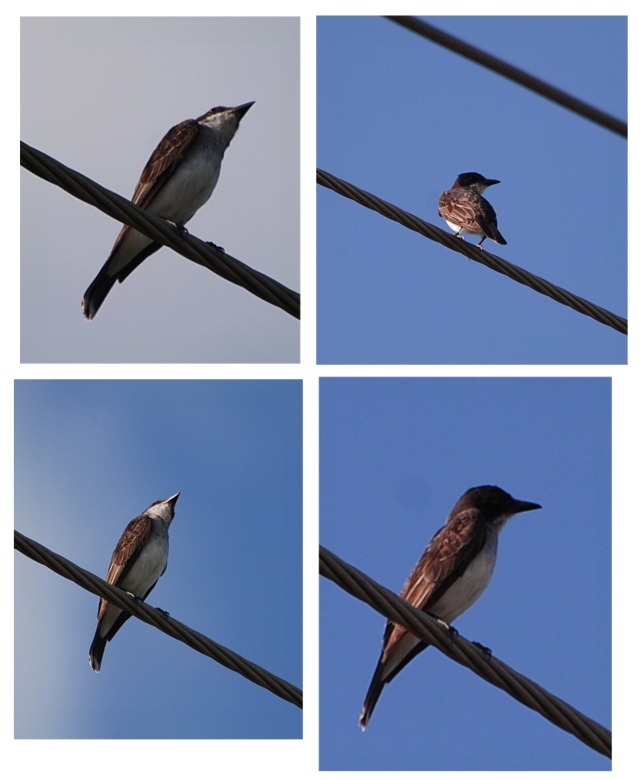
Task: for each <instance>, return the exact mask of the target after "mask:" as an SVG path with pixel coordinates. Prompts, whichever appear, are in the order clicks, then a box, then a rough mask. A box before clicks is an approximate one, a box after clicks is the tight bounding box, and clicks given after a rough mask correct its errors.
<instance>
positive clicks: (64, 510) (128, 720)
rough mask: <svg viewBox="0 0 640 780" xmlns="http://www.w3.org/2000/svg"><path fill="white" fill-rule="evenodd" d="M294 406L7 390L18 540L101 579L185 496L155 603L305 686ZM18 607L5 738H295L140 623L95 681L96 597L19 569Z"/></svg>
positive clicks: (133, 386) (258, 397)
mask: <svg viewBox="0 0 640 780" xmlns="http://www.w3.org/2000/svg"><path fill="white" fill-rule="evenodd" d="M301 401H302V399H301V384H300V383H299V382H294V381H291V382H286V381H244V382H238V381H190V382H189V381H183V382H173V381H121V382H110V381H84V382H66V381H28V382H24V381H22V382H18V383H17V384H16V392H15V413H16V423H15V527H16V528H17V529H18V530H19V531H21V532H22V533H24V534H26V535H27V536H29V537H31V538H34V539H36V540H37V541H39V542H40V543H42V544H44V545H45V546H47V547H50V548H51V549H53V550H55V551H57V552H59V553H60V554H61V555H63V556H65V557H66V558H69V559H70V560H72V561H74V562H76V563H77V564H79V565H80V566H82V567H84V568H87V569H89V570H90V571H93V572H95V573H96V574H99V575H101V576H104V575H105V574H106V571H107V566H108V564H109V560H110V557H111V553H112V551H113V549H114V547H115V545H116V542H117V541H118V538H119V537H120V534H121V533H122V531H123V530H124V528H125V526H126V524H127V523H128V522H129V520H131V519H132V518H133V517H134V516H136V515H137V514H139V513H140V512H142V511H143V510H144V509H145V508H146V507H147V506H148V505H149V504H151V503H152V502H153V501H155V500H157V499H159V498H167V497H168V496H170V495H172V494H173V493H175V492H177V491H181V495H180V498H179V500H178V503H177V505H176V516H175V519H174V521H173V523H172V525H171V532H170V535H171V552H170V557H169V565H168V567H167V571H166V572H165V574H164V576H163V577H162V578H161V579H160V581H159V583H158V585H157V586H156V588H155V589H154V591H153V593H152V594H151V595H150V597H149V603H150V604H152V605H153V606H158V607H161V608H162V609H165V610H167V611H168V612H169V613H170V614H171V615H172V616H173V617H175V618H176V619H178V620H180V621H182V622H183V623H186V624H187V625H189V626H191V627H192V628H194V629H196V630H198V631H200V632H202V633H204V634H206V635H208V636H210V637H211V638H212V639H214V640H215V641H217V642H219V643H220V644H222V645H225V646H227V647H229V648H230V649H231V650H234V651H235V652H237V653H239V654H240V655H243V656H245V657H246V658H248V659H249V660H251V661H254V662H255V663H257V664H260V665H261V666H263V667H265V668H266V669H268V670H269V671H271V672H273V673H274V674H277V675H278V676H280V677H283V678H285V679H287V680H289V681H290V682H292V683H293V684H294V685H297V686H298V687H302V579H301V578H302V572H301V567H302V547H301V544H302V541H301V536H302V521H301V493H302V485H301V479H302V477H301V446H302V443H301V435H302V430H301ZM15 593H16V597H15V610H16V612H15V615H16V618H15V735H16V737H39V738H99V737H116V738H129V739H131V738H147V737H148V738H167V739H170V738H230V739H234V738H247V739H248V738H299V737H300V736H301V733H302V724H301V722H302V715H301V711H300V710H299V709H298V708H297V707H295V706H294V705H292V704H289V703H288V702H285V701H283V700H281V699H279V698H278V697H276V696H274V695H273V694H271V693H269V692H268V691H266V690H264V689H262V688H259V687H257V686H256V685H254V684H253V683H251V682H250V681H248V680H246V679H245V678H243V677H240V676H239V675H237V674H235V673H234V672H232V671H229V670H228V669H225V668H224V667H221V666H220V665H218V664H216V663H215V662H213V661H211V660H210V659H207V658H206V657H205V656H202V655H200V654H199V653H196V652H194V651H192V650H190V649H189V648H187V647H186V646H185V645H183V644H181V643H179V642H176V641H173V640H171V639H170V638H169V637H167V636H166V635H163V634H161V633H159V632H158V631H156V630H154V629H153V628H151V627H149V626H147V625H145V624H143V623H141V622H140V621H138V620H136V619H134V618H132V619H130V620H129V621H128V622H127V623H126V624H125V626H124V627H123V628H122V629H121V630H120V632H119V633H118V635H117V636H116V637H115V638H114V640H113V641H112V642H110V643H109V644H108V645H107V649H106V652H105V657H104V662H103V666H102V671H101V672H100V674H94V673H93V672H91V670H90V668H89V664H88V661H87V654H88V649H89V645H90V643H91V640H92V638H93V633H94V631H95V620H96V612H97V604H98V600H97V598H96V597H95V596H93V595H92V594H90V593H88V592H87V591H84V590H82V589H80V588H78V587H77V586H74V585H73V584H72V583H70V582H68V581H67V580H64V579H62V578H61V577H59V576H57V575H56V574H54V573H53V572H51V571H50V570H48V569H46V568H45V567H43V566H40V565H38V564H36V563H34V562H33V561H31V560H30V559H27V558H25V557H24V556H23V555H21V554H16V556H15ZM159 681H161V684H159ZM125 691H126V696H125Z"/></svg>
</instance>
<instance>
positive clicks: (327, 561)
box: [320, 546, 611, 758]
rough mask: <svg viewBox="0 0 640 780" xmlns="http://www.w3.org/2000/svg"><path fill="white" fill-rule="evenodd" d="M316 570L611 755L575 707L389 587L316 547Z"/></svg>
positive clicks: (607, 739)
mask: <svg viewBox="0 0 640 780" xmlns="http://www.w3.org/2000/svg"><path fill="white" fill-rule="evenodd" d="M320 574H321V575H322V576H323V577H326V578H327V579H330V580H332V581H333V582H334V583H336V585H338V586H339V587H340V588H342V589H343V590H345V591H346V592H347V593H349V594H351V595H352V596H355V598H357V599H360V601H364V602H365V604H368V605H369V606H370V607H373V609H375V610H376V611H377V612H379V613H380V614H381V615H384V616H385V617H386V618H388V619H390V620H393V621H395V622H397V623H400V624H401V625H403V626H404V627H405V628H407V629H408V630H409V631H411V633H412V634H413V635H414V636H417V637H418V638H419V639H421V640H422V641H424V642H426V643H427V644H430V645H433V646H434V647H436V648H437V649H438V650H440V651H441V652H442V653H444V654H445V655H447V656H448V657H449V658H451V659H452V660H453V661H456V662H457V663H459V664H461V665H463V666H466V667H467V668H468V669H471V671H473V672H475V673H476V674H477V675H479V676H480V677H482V678H483V679H484V680H486V681H487V682H489V683H491V684H492V685H495V686H496V687H497V688H501V689H502V690H503V691H506V693H508V694H509V695H510V696H512V697H513V698H514V699H516V700H517V701H519V702H521V703H522V704H524V705H525V706H527V707H529V708H530V709H532V710H535V711H536V712H538V713H539V714H540V715H542V716H543V717H544V718H546V719H547V720H549V721H551V723H553V724H554V725H556V726H558V727H559V728H561V729H564V730H565V731H567V732H569V733H570V734H573V736H575V737H577V738H578V739H579V740H580V741H582V742H584V743H585V744H586V745H588V746H589V747H590V748H592V749H593V750H596V751H597V752H598V753H602V754H603V755H604V756H607V757H608V758H611V732H610V731H609V730H608V729H606V728H605V727H604V726H601V725H600V724H599V723H597V722H596V721H594V720H592V719H591V718H588V717H587V716H586V715H583V714H582V713H581V712H580V711H579V710H577V709H576V708H575V707H572V706H571V705H570V704H567V703H566V702H564V701H562V699H559V698H558V697H557V696H554V695H553V694H551V693H549V692H548V691H546V690H544V688H541V687H540V686H539V685H538V684H537V683H535V682H533V681H532V680H529V679H528V678H527V677H524V676H523V675H521V674H520V673H519V672H516V671H515V670H514V669H511V668H510V667H509V666H507V665H506V664H504V663H503V662H502V661H500V660H499V659H498V658H496V657H495V656H494V655H492V654H489V653H488V652H487V651H486V650H484V649H480V648H479V647H478V646H477V645H475V644H474V643H473V642H469V641H468V640H467V639H465V638H464V637H462V636H460V635H459V634H458V633H457V632H455V631H451V629H447V628H445V627H444V626H442V625H441V624H440V623H439V622H438V621H437V620H436V619H435V618H434V617H432V616H431V615H429V614H427V613H425V612H422V611H421V610H419V609H416V608H415V607H413V606H411V605H410V604H409V603H408V602H407V601H405V600H404V599H402V598H400V596H397V595H396V594H395V593H393V592H392V591H390V590H388V589H387V588H384V587H383V586H382V585H380V584H378V583H377V582H375V580H372V579H371V578H370V577H368V576H367V575H366V574H364V573H363V572H361V571H360V570H359V569H356V568H355V567H354V566H351V565H350V564H348V563H346V561H343V560H342V559H341V558H339V557H338V556H337V555H335V554H334V553H332V552H331V551H329V550H327V549H326V547H322V546H321V547H320Z"/></svg>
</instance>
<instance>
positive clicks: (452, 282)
mask: <svg viewBox="0 0 640 780" xmlns="http://www.w3.org/2000/svg"><path fill="white" fill-rule="evenodd" d="M483 10H486V9H483ZM487 12H488V11H487ZM424 19H425V21H428V22H430V23H431V24H433V25H435V26H437V27H440V28H441V29H443V30H444V31H446V32H448V33H450V34H452V35H454V36H457V37H459V38H461V39H462V40H464V41H467V42H469V43H471V44H473V45H475V46H478V47H480V48H481V49H483V50H485V51H488V52H489V53H490V54H493V55H495V56H497V57H501V58H503V59H505V60H506V61H507V62H509V63H511V64H513V65H516V66H518V67H520V68H522V69H524V70H525V71H528V72H529V73H531V74H533V75H535V76H537V77H539V78H541V79H543V80H546V81H548V82H550V83H551V84H552V85H554V86H556V87H558V88H560V89H563V90H565V91H567V92H569V93H571V94H573V95H575V96H577V97H579V98H581V99H582V100H584V101H586V102H587V103H591V104H593V105H594V106H596V107H598V108H600V109H602V110H604V111H607V112H609V113H611V114H613V115H614V116H616V117H619V118H621V119H623V120H626V116H627V104H626V99H627V45H626V40H627V26H626V19H625V18H624V17H622V16H620V17H580V18H577V17H530V16H527V17H509V16H506V17H500V16H485V17H475V16H474V17H424ZM317 29H318V56H317V61H318V75H317V84H318V96H317V97H318V117H317V119H318V137H317V144H318V152H317V162H318V167H319V168H322V169H324V170H326V171H328V172H329V173H332V174H334V175H335V176H338V177H339V178H342V179H346V180H347V181H348V182H351V183H353V184H355V185H357V186H358V187H361V188H362V189H364V190H366V191H368V192H371V193H373V194H374V195H377V196H378V197H380V198H382V199H383V200H386V201H389V202H391V203H393V204H394V205H397V206H399V207H401V208H403V209H405V210H407V211H409V212H411V213H413V214H416V215H417V216H419V217H421V218H422V219H425V220H426V221H428V222H431V223H432V224H436V225H439V226H440V227H442V228H444V229H447V227H446V224H445V222H444V221H443V220H441V219H440V218H439V217H438V213H437V209H438V197H439V195H440V193H441V192H442V191H443V190H445V189H448V188H449V187H450V186H451V185H452V184H453V181H454V180H455V178H456V177H457V176H458V174H460V173H464V172H466V171H478V172H480V173H481V174H483V175H484V176H486V177H488V178H494V179H499V180H500V181H501V184H498V185H496V186H494V187H491V189H490V190H488V191H487V193H486V195H487V197H488V199H489V201H490V202H491V203H492V204H493V206H494V207H495V209H496V212H497V214H498V222H499V227H500V230H501V231H502V233H503V235H504V236H505V238H506V240H507V241H508V245H507V246H504V247H502V246H498V245H497V244H495V243H494V242H492V241H486V242H485V246H486V248H487V249H488V250H489V251H490V252H492V253H495V254H498V255H500V256H501V257H504V258H505V259H507V260H509V261H510V262H512V263H515V264H516V265H519V266H521V267H523V268H526V269H528V270H529V271H531V272H532V273H534V274H536V275H538V276H541V277H543V278H545V279H547V280H549V281H550V282H553V283H554V284H556V285H558V286H560V287H563V288H565V289H567V290H569V291H571V292H573V293H574V294H576V295H579V296H581V297H583V298H586V299H587V300H589V301H592V302H593V303H596V304H598V305H600V306H602V307H604V308H606V309H609V310H610V311H612V312H614V313H616V314H619V315H622V316H626V312H627V299H626V294H627V242H626V236H627V175H626V171H627V143H626V140H625V139H623V138H622V137H620V136H618V135H615V134H614V133H612V132H611V131H609V130H606V129H603V128H601V127H599V126H597V125H595V124H593V123H592V122H590V121H587V120H585V119H582V118H580V117H579V116H577V115H575V114H573V113H571V112H569V111H568V110H566V109H563V108H561V107H560V106H558V105H556V104H554V103H551V102H549V101H548V100H546V99H543V98H541V97H539V96H537V95H535V94H534V93H532V92H530V91H528V90H526V89H524V88H522V87H520V86H518V85H517V84H515V83H513V82H511V81H508V80H507V79H504V78H502V77H500V76H498V75H496V74H495V73H493V72H490V71H488V70H487V69H486V68H482V67H480V66H479V65H476V64H474V63H472V62H471V61H469V60H467V59H465V58H463V57H460V56H459V55H457V54H455V53H453V52H451V51H449V50H447V49H444V48H443V47H441V46H438V45H437V44H435V43H432V42H431V41H429V40H427V39H425V38H422V37H420V36H418V35H416V34H415V33H413V32H410V31H408V30H406V29H404V28H403V27H400V26H399V25H398V24H396V23H394V22H391V21H388V20H386V19H384V18H382V17H375V16H371V17H328V18H319V19H318V28H317ZM336 112H338V116H339V121H337V117H336ZM317 198H318V224H317V231H318V258H317V269H318V271H317V274H318V314H319V316H318V359H319V361H320V362H322V363H438V364H439V363H574V364H575V363H620V362H625V360H626V337H625V336H623V335H622V334H620V333H618V332H617V331H614V330H612V329H611V328H609V327H607V326H605V325H601V324H599V323H597V322H596V321H595V320H593V319H591V318H590V317H585V316H583V315H581V314H578V313H577V312H575V311H573V310H572V309H569V308H567V307H566V306H563V305H560V304H558V303H555V302H554V301H552V300H551V299H550V298H547V297H545V296H543V295H540V294H538V293H535V292H534V291H532V290H531V289H529V288H527V287H524V286H522V285H520V284H518V283H516V282H513V281H511V280H510V279H508V278H507V277H504V276H502V275H501V274H497V273H495V272H492V271H490V270H489V269H487V268H485V267H484V266H482V265H480V264H478V263H474V262H471V261H469V260H467V258H466V257H464V256H463V255H460V254H458V253H456V252H452V251H449V250H447V249H446V248H445V247H443V246H441V245H439V244H436V243H434V242H432V241H429V240H427V239H425V238H423V237H421V236H419V235H418V234H417V233H415V232H413V231H410V230H407V229H405V228H403V227H401V226H400V225H398V224H397V223H395V222H392V221H390V220H388V219H385V218H384V217H382V216H380V215H379V214H377V213H375V212H373V211H371V210H369V209H366V208H364V207H362V206H360V205H358V204H356V203H354V202H353V201H350V200H348V199H346V198H343V197H342V196H340V195H337V194H336V193H334V192H333V191H330V190H328V189H326V188H325V187H321V186H318V190H317ZM471 240H472V241H474V239H473V238H471ZM475 243H477V239H476V240H475Z"/></svg>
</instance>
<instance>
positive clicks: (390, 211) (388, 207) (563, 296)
mask: <svg viewBox="0 0 640 780" xmlns="http://www.w3.org/2000/svg"><path fill="white" fill-rule="evenodd" d="M316 181H317V183H318V184H321V185H322V186H323V187H327V188H328V189H331V190H333V191H334V192H337V193H338V194H340V195H343V196H344V197H345V198H350V199H351V200H354V201H356V203H359V204H360V205H361V206H366V207H367V208H369V209H372V210H373V211H377V212H378V213H379V214H382V215H383V216H384V217H387V218H388V219H391V220H394V221H395V222H399V223H400V224H401V225H403V226H404V227H407V228H410V229H411V230H415V231H416V233H420V234H421V235H423V236H425V238H429V239H431V240H432V241H437V242H438V243H440V244H444V246H446V247H447V248H448V249H453V250H454V252H459V253H460V254H463V255H465V256H466V257H468V258H469V259H470V260H475V261H476V262H478V263H482V264H483V265H486V266H487V267H488V268H491V270H492V271H498V273H501V274H504V275H505V276H508V277H509V278H510V279H513V280H514V281H515V282H519V283H520V284H524V285H526V286H527V287H531V289H533V290H535V291H536V292H539V293H541V294H542V295H546V296H548V297H549V298H552V299H553V300H554V301H556V302H557V303H562V304H563V305H564V306H569V307H570V308H572V309H575V311H577V312H580V314H584V315H586V316H588V317H592V318H593V319H594V320H597V321H598V322H600V323H601V324H603V325H608V326H609V327H610V328H613V329H614V330H617V331H619V332H620V333H624V334H625V335H626V333H627V327H628V324H627V320H626V319H624V318H623V317H620V316H619V315H617V314H613V313H612V312H610V311H608V310H607V309H604V308H602V307H601V306H597V305H596V304H595V303H591V302H590V301H587V300H585V299H584V298H580V297H578V296H577V295H574V294H573V293H571V292H569V291H568V290H564V289H563V288H562V287H558V286H556V285H555V284H553V283H552V282H548V281H547V280H546V279H543V278H542V277H541V276H536V275H535V274H532V273H530V272H529V271H526V270H525V269H524V268H520V267H519V266H517V265H514V264H513V263H509V262H508V261H507V260H503V259H502V258H501V257H498V256H497V255H493V254H491V252H488V251H487V250H486V249H482V248H478V247H477V246H475V245H473V244H470V243H469V242H468V241H465V240H464V239H461V238H458V237H456V236H454V235H451V233H447V232H446V231H444V230H442V229H441V228H439V227H436V226H435V225H431V224H430V223H429V222H425V221H424V220H422V219H420V218H419V217H416V216H415V215H414V214H410V213H409V212H408V211H404V210H403V209H401V208H399V207H398V206H394V205H393V204H392V203H388V202H387V201H385V200H382V199H381V198H378V197H377V196H376V195H372V194H371V193H370V192H366V190H362V189H360V188H359V187H356V186H355V184H350V183H349V182H347V181H345V180H344V179H339V178H338V177H337V176H334V175H333V174H331V173H328V172H327V171H323V170H321V169H320V168H318V169H317V170H316Z"/></svg>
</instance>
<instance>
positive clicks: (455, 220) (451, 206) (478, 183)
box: [438, 173, 507, 246]
mask: <svg viewBox="0 0 640 780" xmlns="http://www.w3.org/2000/svg"><path fill="white" fill-rule="evenodd" d="M494 184H500V182H499V181H498V179H485V178H484V176H482V175H481V174H479V173H461V174H460V176H458V178H457V179H456V180H455V181H454V183H453V187H451V189H450V190H446V192H443V193H442V195H441V196H440V202H439V205H438V214H439V215H440V216H441V217H442V218H443V219H444V220H445V222H446V223H447V225H449V227H450V228H451V230H453V231H454V232H455V234H456V236H459V235H460V234H461V233H468V234H470V235H472V236H482V238H481V239H480V241H479V243H478V246H482V242H483V241H484V240H485V238H487V237H488V238H491V239H492V240H493V241H495V242H496V243H497V244H506V243H507V242H506V241H505V240H504V238H503V237H502V235H501V233H500V231H499V230H498V220H497V217H496V212H495V211H494V210H493V206H492V205H491V204H490V203H489V201H488V200H485V199H484V198H483V197H482V193H483V192H484V191H485V190H486V189H487V187H491V186H492V185H494Z"/></svg>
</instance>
